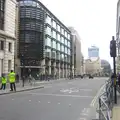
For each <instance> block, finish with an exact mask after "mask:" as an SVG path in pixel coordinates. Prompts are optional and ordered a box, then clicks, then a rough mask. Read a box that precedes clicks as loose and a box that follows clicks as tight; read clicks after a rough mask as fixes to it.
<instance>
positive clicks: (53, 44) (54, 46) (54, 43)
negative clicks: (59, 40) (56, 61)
mask: <svg viewBox="0 0 120 120" xmlns="http://www.w3.org/2000/svg"><path fill="white" fill-rule="evenodd" d="M52 47H53V48H55V49H56V42H55V41H54V40H53V41H52Z"/></svg>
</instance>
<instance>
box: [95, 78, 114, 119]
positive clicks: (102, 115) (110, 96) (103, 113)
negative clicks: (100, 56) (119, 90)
mask: <svg viewBox="0 0 120 120" xmlns="http://www.w3.org/2000/svg"><path fill="white" fill-rule="evenodd" d="M104 89H105V91H104V92H103V93H102V94H101V95H100V96H99V99H98V101H99V106H98V110H97V112H98V114H99V120H111V117H112V114H111V113H112V108H113V104H114V89H113V83H112V81H111V80H110V79H109V80H108V81H107V82H106V83H105V88H104Z"/></svg>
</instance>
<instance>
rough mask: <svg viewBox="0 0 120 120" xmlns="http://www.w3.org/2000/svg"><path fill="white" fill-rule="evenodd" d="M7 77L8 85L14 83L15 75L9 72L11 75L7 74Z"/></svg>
mask: <svg viewBox="0 0 120 120" xmlns="http://www.w3.org/2000/svg"><path fill="white" fill-rule="evenodd" d="M8 76H9V81H10V83H14V82H15V73H14V72H11V73H9V75H8Z"/></svg>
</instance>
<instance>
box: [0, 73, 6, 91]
mask: <svg viewBox="0 0 120 120" xmlns="http://www.w3.org/2000/svg"><path fill="white" fill-rule="evenodd" d="M6 83H7V79H6V77H5V75H2V78H1V88H0V89H1V90H5V88H6Z"/></svg>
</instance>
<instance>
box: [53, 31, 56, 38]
mask: <svg viewBox="0 0 120 120" xmlns="http://www.w3.org/2000/svg"><path fill="white" fill-rule="evenodd" d="M53 38H55V39H56V32H55V31H53Z"/></svg>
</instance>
